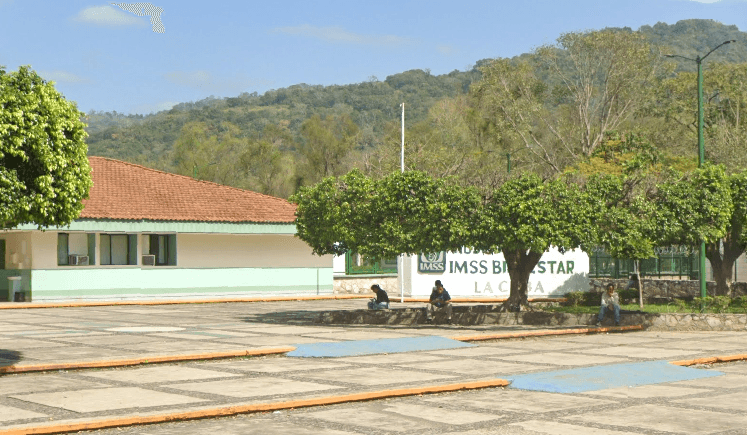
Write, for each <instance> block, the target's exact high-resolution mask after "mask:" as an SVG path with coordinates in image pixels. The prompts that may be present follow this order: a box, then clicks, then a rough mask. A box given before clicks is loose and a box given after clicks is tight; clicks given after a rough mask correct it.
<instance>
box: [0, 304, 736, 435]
mask: <svg viewBox="0 0 747 435" xmlns="http://www.w3.org/2000/svg"><path fill="white" fill-rule="evenodd" d="M363 305H365V300H357V301H356V300H348V301H303V302H267V303H225V304H198V305H155V306H108V307H80V308H43V309H26V310H0V328H2V330H3V334H1V335H0V367H2V366H6V367H7V366H13V365H15V366H30V365H38V364H58V363H63V362H91V361H102V360H126V359H133V358H147V357H156V356H165V355H190V354H198V353H211V352H215V353H218V352H227V351H239V350H250V349H263V348H278V347H283V346H291V347H295V346H296V345H302V344H309V343H324V342H337V343H344V342H350V341H359V340H374V339H397V338H412V337H430V336H438V337H447V338H448V337H454V336H465V335H479V334H495V333H499V332H509V331H518V330H524V329H532V330H535V329H538V328H534V327H526V328H525V327H514V328H509V327H498V326H483V327H469V328H467V327H460V326H451V325H448V326H447V325H444V326H431V325H422V326H415V327H397V326H368V327H366V326H355V327H353V326H330V325H324V326H317V325H314V324H312V323H311V322H309V320H308V319H309V318H310V316H309V313H310V312H315V311H320V310H325V309H352V308H360V307H361V306H363ZM472 344H473V346H469V347H460V348H454V349H446V350H429V351H417V352H401V353H389V354H377V355H365V356H345V357H335V358H296V357H290V356H284V355H271V356H262V357H245V358H232V359H217V360H207V361H193V362H178V363H168V364H142V365H138V366H134V367H119V368H106V369H85V370H56V371H46V372H41V373H18V374H7V375H3V376H0V434H2V433H25V432H28V431H30V430H31V429H32V428H39V427H46V428H48V430H50V431H51V430H53V429H54V428H55V427H57V428H65V427H71V426H69V425H72V424H86V423H89V422H94V421H114V420H119V421H123V419H127V418H135V417H136V418H140V419H142V418H148V417H149V416H168V415H178V414H183V413H188V412H192V413H199V412H204V411H215V410H219V409H229V408H230V407H246V406H251V405H257V404H275V403H278V402H288V401H299V400H305V399H312V398H329V397H339V396H348V395H354V394H360V393H371V392H381V391H383V390H402V389H407V388H422V387H431V386H443V385H461V384H469V383H471V382H475V381H489V380H495V379H510V378H513V377H517V376H521V375H528V374H545V373H549V372H554V371H559V370H572V369H580V370H579V371H580V373H584V372H585V371H587V368H588V371H589V372H590V373H591V372H592V369H596V370H597V371H598V369H599V368H600V367H601V368H602V369H605V370H607V371H606V372H604V373H607V375H605V376H608V377H609V378H610V379H612V378H614V377H615V373H616V371H615V370H616V367H618V366H619V367H624V366H625V365H630V364H631V363H644V362H651V361H674V360H683V359H693V358H700V357H710V356H722V355H734V354H744V353H747V333H739V332H720V333H713V332H709V333H703V332H691V333H686V332H676V333H675V332H671V333H670V332H647V331H640V332H626V333H610V334H607V333H604V334H591V335H565V336H553V337H537V338H526V339H512V340H499V341H489V342H475V343H472ZM644 366H646V367H648V366H647V365H644ZM691 370H700V371H707V372H708V374H709V375H714V376H711V377H702V378H698V379H690V380H684V381H674V382H672V381H669V380H667V379H665V378H663V377H661V378H659V377H657V375H656V373H649V374H648V375H649V376H648V377H647V378H646V379H647V381H646V383H644V384H642V385H637V386H616V387H614V388H606V389H597V390H591V391H583V392H576V393H551V392H546V391H528V390H519V389H515V388H512V387H510V386H509V387H494V388H483V389H475V390H470V391H458V392H449V393H438V394H422V395H415V396H409V397H399V398H386V399H377V400H370V401H361V402H352V403H341V404H336V405H328V406H314V407H308V408H293V409H281V410H277V411H270V412H258V413H252V414H242V415H236V416H231V417H221V418H209V419H202V420H191V421H182V422H174V423H159V424H153V425H143V426H131V427H121V428H112V429H101V430H96V431H90V432H86V433H94V434H109V433H111V434H115V433H116V434H123V433H127V434H204V433H210V432H212V433H220V434H255V433H256V434H286V433H287V434H302V435H304V434H332V435H335V434H378V433H381V434H390V433H391V434H395V433H412V434H464V435H481V434H626V433H627V434H633V433H643V434H693V433H698V434H706V433H713V434H747V429H745V428H747V412H746V411H745V410H746V409H747V408H746V407H745V403H747V363H744V362H734V363H728V364H717V365H713V366H697V367H696V368H693V369H691ZM594 373H596V372H594ZM699 373H702V374H704V375H705V372H699Z"/></svg>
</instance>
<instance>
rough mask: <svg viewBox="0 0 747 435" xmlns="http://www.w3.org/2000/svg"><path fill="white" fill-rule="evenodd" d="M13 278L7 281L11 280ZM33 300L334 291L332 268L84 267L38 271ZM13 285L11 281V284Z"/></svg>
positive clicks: (33, 284) (32, 280)
mask: <svg viewBox="0 0 747 435" xmlns="http://www.w3.org/2000/svg"><path fill="white" fill-rule="evenodd" d="M6 281H7V279H6ZM30 284H31V287H32V288H33V300H34V301H41V300H46V299H74V298H81V297H82V298H85V297H89V298H94V297H124V298H126V297H137V296H138V295H142V296H149V297H154V296H158V295H163V296H169V295H170V296H176V295H180V296H181V295H184V296H189V295H209V294H215V293H223V294H229V293H230V294H239V293H249V294H260V293H261V294H278V295H282V294H317V292H318V293H319V294H329V293H331V292H332V288H333V283H332V268H331V267H330V268H225V269H178V268H147V269H140V268H139V267H132V268H100V267H99V268H90V269H89V268H80V269H77V268H76V269H72V268H71V269H56V270H34V271H32V273H31V279H30ZM5 285H6V287H7V282H6V284H5Z"/></svg>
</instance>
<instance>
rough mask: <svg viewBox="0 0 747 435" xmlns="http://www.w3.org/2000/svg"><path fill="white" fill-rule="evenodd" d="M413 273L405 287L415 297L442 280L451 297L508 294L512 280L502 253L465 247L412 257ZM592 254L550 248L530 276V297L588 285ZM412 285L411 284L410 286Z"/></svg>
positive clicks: (423, 294) (500, 295) (568, 290)
mask: <svg viewBox="0 0 747 435" xmlns="http://www.w3.org/2000/svg"><path fill="white" fill-rule="evenodd" d="M410 260H411V261H410V262H409V265H407V264H406V266H405V267H410V268H411V270H412V273H411V274H409V275H410V276H411V277H412V278H411V279H410V280H409V281H410V282H409V283H408V282H406V283H405V284H406V288H408V289H409V290H410V291H411V294H412V295H413V296H421V297H422V296H428V295H430V293H431V289H432V288H433V283H434V281H435V280H437V279H439V280H441V282H442V283H443V285H444V287H445V288H446V290H448V291H449V294H451V295H452V296H473V297H474V296H484V297H508V295H509V292H510V289H511V280H510V278H509V275H508V269H507V268H506V261H505V259H504V258H503V254H492V255H487V254H483V253H481V252H479V251H478V252H473V251H471V250H470V249H468V248H463V249H462V250H460V251H459V252H441V253H437V254H421V255H419V256H418V257H410ZM588 274H589V256H588V255H587V254H586V253H585V252H583V251H581V250H580V249H575V250H572V251H568V252H566V253H565V254H561V253H560V252H559V251H558V250H557V249H555V248H551V249H550V250H549V251H548V252H546V253H545V254H544V255H543V256H542V258H541V259H540V261H539V263H537V266H536V267H535V268H534V271H532V275H531V276H530V278H529V297H530V298H531V297H535V298H537V297H552V296H562V295H564V294H565V293H568V292H570V291H576V290H583V291H586V290H588V288H589V281H588ZM407 284H409V285H407Z"/></svg>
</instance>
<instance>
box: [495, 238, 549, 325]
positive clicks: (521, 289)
mask: <svg viewBox="0 0 747 435" xmlns="http://www.w3.org/2000/svg"><path fill="white" fill-rule="evenodd" d="M503 257H504V258H505V259H506V267H507V268H508V276H509V277H510V278H511V293H510V294H509V296H508V300H507V301H506V303H505V304H504V306H505V307H506V308H507V309H508V310H509V311H520V310H521V306H522V305H523V306H525V307H526V306H528V305H529V302H528V300H527V299H528V297H529V276H530V275H531V274H532V270H534V267H535V266H536V265H537V263H538V262H539V260H540V258H542V253H536V252H532V251H525V250H507V249H506V250H503Z"/></svg>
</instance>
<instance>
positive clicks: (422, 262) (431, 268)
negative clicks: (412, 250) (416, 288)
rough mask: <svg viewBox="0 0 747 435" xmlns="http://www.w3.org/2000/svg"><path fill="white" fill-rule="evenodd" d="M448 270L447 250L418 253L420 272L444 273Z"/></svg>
mask: <svg viewBox="0 0 747 435" xmlns="http://www.w3.org/2000/svg"><path fill="white" fill-rule="evenodd" d="M445 271H446V252H443V251H442V252H438V253H430V254H420V255H418V272H421V273H444V272H445Z"/></svg>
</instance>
